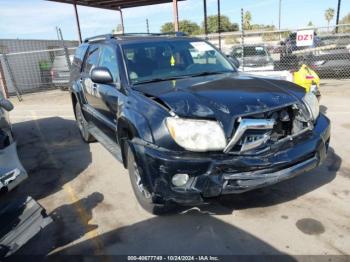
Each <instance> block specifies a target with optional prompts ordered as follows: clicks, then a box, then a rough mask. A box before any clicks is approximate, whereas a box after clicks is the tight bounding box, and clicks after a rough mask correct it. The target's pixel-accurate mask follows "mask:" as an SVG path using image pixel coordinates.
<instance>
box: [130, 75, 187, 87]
mask: <svg viewBox="0 0 350 262" xmlns="http://www.w3.org/2000/svg"><path fill="white" fill-rule="evenodd" d="M181 78H184V77H183V76H177V77H168V78H153V79H150V80H145V81H140V82H136V83H134V85H141V84H147V83H157V82H163V81H169V80H176V79H181Z"/></svg>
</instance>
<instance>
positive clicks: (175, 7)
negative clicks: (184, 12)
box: [173, 0, 179, 32]
mask: <svg viewBox="0 0 350 262" xmlns="http://www.w3.org/2000/svg"><path fill="white" fill-rule="evenodd" d="M173 13H174V29H175V32H179V9H178V4H177V0H173Z"/></svg>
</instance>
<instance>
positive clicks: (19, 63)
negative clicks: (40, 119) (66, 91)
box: [0, 39, 78, 99]
mask: <svg viewBox="0 0 350 262" xmlns="http://www.w3.org/2000/svg"><path fill="white" fill-rule="evenodd" d="M77 46H78V42H76V41H64V42H63V41H55V40H53V41H51V40H16V39H14V40H0V78H1V80H2V81H0V85H2V89H3V90H5V93H6V94H7V95H8V96H11V95H17V96H18V98H19V99H20V97H21V95H22V94H23V93H29V92H38V91H44V90H48V89H54V88H67V87H68V82H69V72H70V70H69V62H70V61H72V60H73V54H74V52H75V48H76V47H77Z"/></svg>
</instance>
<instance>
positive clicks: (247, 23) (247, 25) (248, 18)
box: [243, 11, 252, 30]
mask: <svg viewBox="0 0 350 262" xmlns="http://www.w3.org/2000/svg"><path fill="white" fill-rule="evenodd" d="M251 22H252V14H251V13H250V12H249V11H246V12H245V13H244V16H243V28H244V30H250V29H251Z"/></svg>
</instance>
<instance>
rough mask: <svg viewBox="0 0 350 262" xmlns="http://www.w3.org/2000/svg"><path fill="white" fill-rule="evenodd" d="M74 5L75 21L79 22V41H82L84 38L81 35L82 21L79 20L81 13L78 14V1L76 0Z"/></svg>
mask: <svg viewBox="0 0 350 262" xmlns="http://www.w3.org/2000/svg"><path fill="white" fill-rule="evenodd" d="M73 6H74V13H75V21H76V23H77V30H78V37H79V42H80V43H82V42H83V39H82V37H81V30H80V21H79V14H78V8H77V4H76V1H74V3H73Z"/></svg>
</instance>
